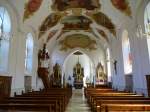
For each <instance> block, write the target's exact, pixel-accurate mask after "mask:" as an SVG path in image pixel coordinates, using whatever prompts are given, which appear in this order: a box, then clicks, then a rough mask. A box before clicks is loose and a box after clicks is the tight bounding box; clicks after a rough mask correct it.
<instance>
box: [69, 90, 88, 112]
mask: <svg viewBox="0 0 150 112" xmlns="http://www.w3.org/2000/svg"><path fill="white" fill-rule="evenodd" d="M66 112H91V111H90V107H89V106H88V104H87V102H86V99H85V97H84V92H83V89H75V90H73V94H72V98H71V99H70V102H69V104H68V106H67V109H66Z"/></svg>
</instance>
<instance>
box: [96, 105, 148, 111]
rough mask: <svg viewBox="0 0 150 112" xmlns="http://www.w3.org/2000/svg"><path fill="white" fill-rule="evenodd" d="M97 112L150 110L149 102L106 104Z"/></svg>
mask: <svg viewBox="0 0 150 112" xmlns="http://www.w3.org/2000/svg"><path fill="white" fill-rule="evenodd" d="M97 112H150V105H149V104H132V105H131V104H105V105H103V108H101V110H100V111H97Z"/></svg>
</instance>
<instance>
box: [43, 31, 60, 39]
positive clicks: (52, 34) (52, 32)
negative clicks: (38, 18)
mask: <svg viewBox="0 0 150 112" xmlns="http://www.w3.org/2000/svg"><path fill="white" fill-rule="evenodd" d="M57 32H58V30H53V31H50V32H49V34H48V37H47V40H46V42H48V41H49V40H50V39H51V38H52V37H53V36H54V35H55V34H56V33H57Z"/></svg>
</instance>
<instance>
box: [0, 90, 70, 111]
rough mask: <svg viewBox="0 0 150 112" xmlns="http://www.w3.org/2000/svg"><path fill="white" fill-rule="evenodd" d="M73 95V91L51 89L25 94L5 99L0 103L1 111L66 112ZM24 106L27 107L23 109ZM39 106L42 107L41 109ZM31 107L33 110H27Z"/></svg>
mask: <svg viewBox="0 0 150 112" xmlns="http://www.w3.org/2000/svg"><path fill="white" fill-rule="evenodd" d="M51 90H53V91H51ZM22 93H23V92H22ZM67 94H69V95H67ZM71 95H72V91H71V89H50V90H48V91H45V90H43V91H34V92H29V93H26V94H24V93H23V94H22V95H15V97H9V98H5V99H4V100H3V101H1V102H0V105H1V106H0V109H3V110H21V111H42V112H43V111H44V112H45V111H46V112H64V111H65V107H66V105H67V103H68V102H69V99H70V97H71ZM23 105H25V107H23ZM39 105H42V106H41V107H40V106H39ZM48 105H49V106H48ZM30 106H31V108H29V109H26V108H28V107H30ZM32 106H33V107H32ZM38 106H39V107H38ZM36 107H37V108H36ZM44 107H45V108H44Z"/></svg>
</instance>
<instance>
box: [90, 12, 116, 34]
mask: <svg viewBox="0 0 150 112" xmlns="http://www.w3.org/2000/svg"><path fill="white" fill-rule="evenodd" d="M92 17H93V19H94V20H95V22H96V23H97V24H99V25H101V26H103V27H105V28H107V29H108V30H109V31H110V32H111V33H112V34H113V35H114V36H116V30H115V25H114V24H113V23H112V21H111V19H110V18H108V16H106V15H105V14H104V13H102V12H98V13H96V14H93V15H92Z"/></svg>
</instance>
